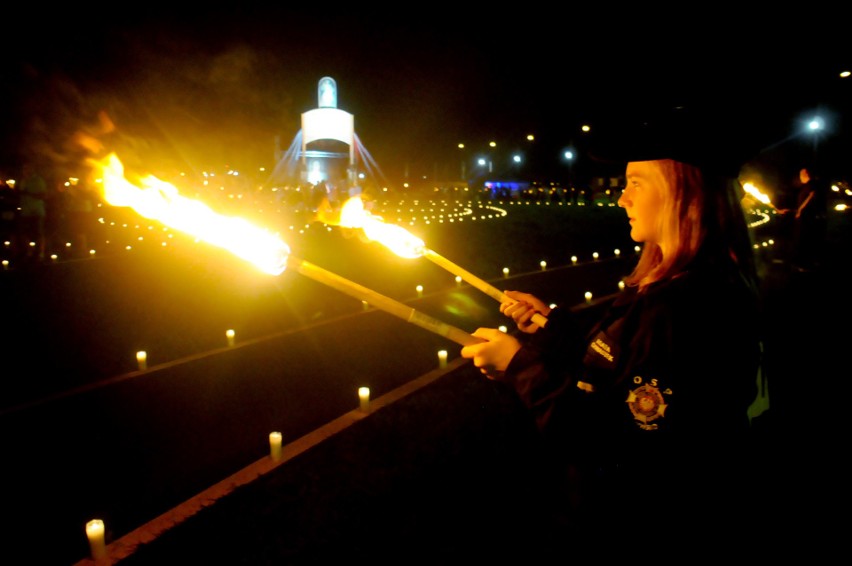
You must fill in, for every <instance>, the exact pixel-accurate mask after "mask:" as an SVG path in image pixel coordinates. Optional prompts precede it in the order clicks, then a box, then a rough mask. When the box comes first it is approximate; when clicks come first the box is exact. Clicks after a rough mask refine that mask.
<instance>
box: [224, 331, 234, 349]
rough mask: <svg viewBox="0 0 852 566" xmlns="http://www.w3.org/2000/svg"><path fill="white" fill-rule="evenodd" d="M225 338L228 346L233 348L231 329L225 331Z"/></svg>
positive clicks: (232, 332)
mask: <svg viewBox="0 0 852 566" xmlns="http://www.w3.org/2000/svg"><path fill="white" fill-rule="evenodd" d="M225 336H227V337H228V346H233V345H234V331H233V329H231V328H229V329H228V330H226V331H225Z"/></svg>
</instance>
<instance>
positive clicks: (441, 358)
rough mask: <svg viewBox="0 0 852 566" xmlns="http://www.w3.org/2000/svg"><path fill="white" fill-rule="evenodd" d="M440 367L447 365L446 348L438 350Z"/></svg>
mask: <svg viewBox="0 0 852 566" xmlns="http://www.w3.org/2000/svg"><path fill="white" fill-rule="evenodd" d="M438 367H441V368H445V367H447V351H446V350H438Z"/></svg>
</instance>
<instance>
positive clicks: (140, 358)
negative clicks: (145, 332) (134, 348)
mask: <svg viewBox="0 0 852 566" xmlns="http://www.w3.org/2000/svg"><path fill="white" fill-rule="evenodd" d="M136 362H137V363H138V364H139V370H140V371H144V370H146V369H148V352H146V351H145V350H139V351H138V352H136Z"/></svg>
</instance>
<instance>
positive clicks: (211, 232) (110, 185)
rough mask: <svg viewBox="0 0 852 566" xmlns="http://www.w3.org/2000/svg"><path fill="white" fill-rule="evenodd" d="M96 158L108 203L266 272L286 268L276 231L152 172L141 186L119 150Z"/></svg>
mask: <svg viewBox="0 0 852 566" xmlns="http://www.w3.org/2000/svg"><path fill="white" fill-rule="evenodd" d="M92 164H93V165H94V166H95V168H96V171H98V172H100V174H101V175H100V176H101V177H102V181H103V182H102V186H103V192H104V199H105V200H106V202H108V203H109V204H111V205H113V206H126V207H130V208H132V209H133V210H135V211H136V212H138V213H139V214H141V215H142V216H144V217H145V218H150V219H152V220H157V221H158V222H161V223H162V224H165V225H166V226H169V227H171V228H174V229H176V230H180V231H181V232H184V233H186V234H189V235H191V236H194V237H196V238H198V239H199V240H202V241H204V242H207V243H210V244H213V245H215V246H218V247H220V248H224V249H226V250H228V251H230V252H231V253H233V254H234V255H236V256H238V257H240V258H242V259H245V260H247V261H249V262H251V263H253V264H254V265H255V266H257V267H258V268H259V269H260V270H261V271H263V272H265V273H269V274H271V275H279V274H280V273H282V272H283V271H284V270H285V269H286V267H287V257H288V256H289V255H290V248H289V246H288V245H287V244H286V243H284V242H283V241H282V240H281V239H280V238H278V237H277V236H276V235H275V234H272V233H270V232H268V231H266V230H264V229H262V228H259V227H257V226H254V225H253V224H251V223H250V222H248V221H247V220H245V219H243V218H238V217H231V216H224V215H222V214H219V213H217V212H215V211H213V210H212V209H211V208H210V207H208V206H207V205H205V204H204V203H202V202H200V201H197V200H193V199H190V198H187V197H184V196H181V195H180V194H179V193H178V190H177V188H176V187H175V186H174V185H172V184H171V183H167V182H165V181H161V180H160V179H158V178H156V177H154V176H153V175H149V176H147V177H144V178H143V179H141V181H140V182H141V184H142V185H143V187H144V188H140V187H137V186H135V185H134V184H132V183H131V182H130V181H128V180H127V179H125V177H124V166H123V165H122V163H121V161H120V160H119V159H118V157H117V156H116V155H115V154H110V155H108V156H107V157H106V158H104V159H103V160H102V161H93V162H92Z"/></svg>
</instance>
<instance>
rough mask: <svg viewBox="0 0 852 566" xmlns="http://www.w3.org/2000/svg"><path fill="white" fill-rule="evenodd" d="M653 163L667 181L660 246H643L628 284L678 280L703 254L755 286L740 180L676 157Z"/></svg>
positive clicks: (755, 277) (663, 189) (628, 277)
mask: <svg viewBox="0 0 852 566" xmlns="http://www.w3.org/2000/svg"><path fill="white" fill-rule="evenodd" d="M654 163H655V164H656V165H657V167H658V168H659V172H660V178H661V179H662V182H663V187H662V192H663V210H662V211H661V214H660V216H659V218H660V220H659V221H660V242H659V243H658V244H646V245H645V246H644V247H643V249H642V254H641V255H640V257H639V261H638V263H637V264H636V267H635V268H634V270H633V272H632V273H631V274H630V275H629V276H627V277H626V278H625V283H626V284H628V285H632V286H637V285H638V286H639V287H645V286H646V285H648V284H650V283H654V282H656V281H661V280H663V279H669V278H672V277H676V276H677V275H679V274H681V273H683V271H685V270H686V269H687V268H688V266H689V264H691V263H692V262H693V261H694V260H695V258H696V257H697V256H698V255H699V254H701V256H702V257H706V258H707V259H708V260H709V261H717V262H722V263H723V264H729V265H730V264H732V265H734V266H736V267H737V269H739V270H740V271H741V272H742V273H743V275H744V277H745V278H746V281H747V282H748V283H749V285H750V286H755V285H756V279H757V276H756V270H755V266H754V257H753V251H752V244H751V236H750V234H749V232H748V225H747V223H746V220H745V215H744V213H743V209H742V205H741V201H742V196H743V195H744V194H745V193H744V191H743V188H742V185H741V184H740V183H739V181H737V180H736V179H730V178H727V177H724V176H720V175H713V174H707V173H706V172H704V171H702V170H701V169H699V168H698V167H695V166H693V165H689V164H687V163H682V162H680V161H675V160H672V159H661V160H657V161H654ZM663 250H665V251H666V253H665V254H664V253H663Z"/></svg>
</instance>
